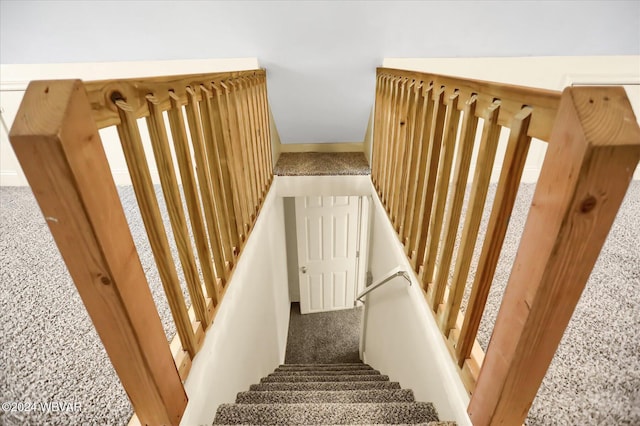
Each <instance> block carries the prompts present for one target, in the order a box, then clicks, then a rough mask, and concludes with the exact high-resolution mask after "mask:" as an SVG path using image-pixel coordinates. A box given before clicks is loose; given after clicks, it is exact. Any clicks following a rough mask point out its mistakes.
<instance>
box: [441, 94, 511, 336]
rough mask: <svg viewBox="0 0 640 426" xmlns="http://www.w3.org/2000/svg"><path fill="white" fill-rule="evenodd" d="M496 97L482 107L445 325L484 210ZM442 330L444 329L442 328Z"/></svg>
mask: <svg viewBox="0 0 640 426" xmlns="http://www.w3.org/2000/svg"><path fill="white" fill-rule="evenodd" d="M500 107H501V104H500V101H495V102H494V103H493V104H491V106H490V107H489V109H488V110H487V111H486V115H485V117H484V123H483V127H482V138H481V140H480V147H479V150H478V158H477V162H476V167H475V171H474V175H473V183H472V184H471V194H470V195H469V203H468V207H467V212H466V215H465V220H464V226H463V228H462V237H461V239H460V247H459V248H458V252H457V255H456V263H455V267H454V271H453V279H452V280H451V289H450V291H449V298H448V300H447V301H446V310H445V314H444V315H445V321H447V325H449V323H448V320H447V319H446V318H447V317H449V316H451V317H453V323H454V324H455V319H456V318H457V317H458V313H457V312H458V310H459V309H460V303H461V302H462V296H463V295H464V289H465V286H466V284H467V277H468V276H469V268H470V267H471V261H472V259H473V250H474V249H475V246H476V240H477V239H478V230H479V229H480V221H481V220H482V214H483V212H484V204H485V201H486V199H487V191H488V189H489V181H490V179H491V172H492V170H493V163H494V162H495V157H496V151H497V149H498V141H499V139H500V126H499V125H498V123H497V119H498V114H499V113H500ZM443 294H444V293H441V294H437V295H436V296H437V297H439V298H438V299H437V298H434V301H433V303H434V306H437V305H439V304H440V303H442V296H443ZM443 331H444V332H445V334H447V333H448V330H446V331H445V330H443Z"/></svg>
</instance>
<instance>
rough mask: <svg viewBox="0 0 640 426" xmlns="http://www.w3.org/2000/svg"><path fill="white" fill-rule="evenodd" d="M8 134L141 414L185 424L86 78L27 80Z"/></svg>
mask: <svg viewBox="0 0 640 426" xmlns="http://www.w3.org/2000/svg"><path fill="white" fill-rule="evenodd" d="M9 139H10V141H11V144H12V146H13V149H14V151H15V153H16V156H17V158H18V160H20V165H21V166H22V170H23V171H24V173H25V175H26V177H27V179H28V181H29V185H30V186H31V189H32V190H33V193H34V195H35V197H36V199H37V201H38V204H39V206H40V208H41V209H42V213H43V214H44V217H45V218H46V221H47V224H48V226H49V229H50V230H51V233H52V234H53V237H54V240H55V242H56V244H57V246H58V248H59V250H60V253H61V254H62V257H63V259H64V261H65V264H66V265H67V268H68V269H69V273H70V275H71V277H72V278H73V281H74V283H75V285H76V288H77V289H78V293H79V294H80V296H81V298H82V301H83V303H84V305H85V307H86V308H87V312H88V313H89V316H90V317H91V320H92V321H93V324H94V326H95V328H96V330H97V332H98V335H99V336H100V339H101V340H102V343H103V344H104V347H105V349H106V352H107V354H108V355H109V358H110V360H111V363H112V364H113V367H114V369H115V371H116V373H117V374H118V377H119V379H120V382H121V383H122V386H123V387H124V389H125V390H126V392H127V395H128V397H129V399H130V400H131V404H132V405H133V408H134V410H135V411H136V414H137V415H138V418H139V419H140V421H141V422H142V423H143V424H179V423H180V419H181V418H182V413H183V412H184V410H185V408H186V405H187V395H186V393H185V390H184V388H183V386H182V382H181V381H180V376H179V375H178V372H177V370H176V367H175V364H174V362H173V359H172V356H171V352H170V351H169V345H168V343H167V339H166V337H165V334H164V330H163V329H162V323H161V322H160V317H159V315H158V312H157V310H156V307H155V304H154V302H153V298H152V296H151V292H150V291H149V287H148V285H147V281H146V278H145V275H144V271H143V269H142V265H141V264H140V260H139V258H138V254H137V252H136V247H135V244H134V241H133V239H132V237H131V232H130V231H129V226H128V224H127V219H126V217H125V214H124V211H123V209H122V204H121V202H120V199H119V197H118V192H117V190H116V186H115V184H114V181H113V176H112V174H111V170H110V169H109V163H108V161H107V157H106V155H105V152H104V148H103V146H102V141H101V140H100V134H99V133H98V129H97V127H96V123H95V122H94V120H93V118H92V110H91V104H90V102H89V99H88V97H87V92H86V91H85V89H84V85H83V83H82V82H81V81H80V80H55V81H35V82H31V83H30V84H29V87H28V88H27V91H26V92H25V95H24V98H23V100H22V103H21V105H20V108H19V110H18V112H17V114H16V118H15V120H14V122H13V126H12V128H11V132H10V134H9ZM183 313H184V314H185V316H184V318H185V319H188V317H187V316H186V308H184V309H183ZM186 324H187V325H189V323H186ZM187 331H188V333H191V331H190V329H189V330H187ZM186 340H188V339H186Z"/></svg>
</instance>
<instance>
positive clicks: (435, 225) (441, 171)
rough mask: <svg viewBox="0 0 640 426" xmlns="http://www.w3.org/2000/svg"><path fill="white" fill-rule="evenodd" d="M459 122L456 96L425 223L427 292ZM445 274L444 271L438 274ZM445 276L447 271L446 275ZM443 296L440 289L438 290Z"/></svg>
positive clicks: (451, 101)
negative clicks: (429, 215) (429, 218)
mask: <svg viewBox="0 0 640 426" xmlns="http://www.w3.org/2000/svg"><path fill="white" fill-rule="evenodd" d="M459 122H460V111H459V110H458V93H454V94H453V95H451V96H450V97H449V105H448V106H447V112H446V116H445V126H444V135H443V137H442V149H441V150H440V165H439V167H438V177H437V182H436V190H435V191H436V192H435V195H434V206H433V210H432V214H431V221H430V223H429V234H428V237H427V245H426V247H427V248H426V250H425V254H424V259H423V264H424V265H425V267H424V272H423V274H422V285H423V287H424V288H428V286H429V285H432V283H433V278H434V271H435V265H436V259H437V257H438V248H439V247H440V236H441V235H442V220H443V216H444V208H445V206H446V204H447V196H448V195H449V182H450V179H451V164H452V163H453V153H454V151H455V148H456V139H457V136H458V124H459ZM442 272H443V273H445V271H442ZM446 273H447V274H448V270H447V271H446ZM440 291H441V290H440V289H439V288H435V289H434V293H433V294H434V295H436V299H434V300H438V299H437V298H438V297H441V295H440ZM442 292H444V289H442ZM433 310H434V311H436V312H437V304H435V303H434V304H433Z"/></svg>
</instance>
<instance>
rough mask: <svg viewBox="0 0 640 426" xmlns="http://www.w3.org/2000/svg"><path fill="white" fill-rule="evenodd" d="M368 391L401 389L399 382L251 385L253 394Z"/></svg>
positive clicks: (274, 383)
mask: <svg viewBox="0 0 640 426" xmlns="http://www.w3.org/2000/svg"><path fill="white" fill-rule="evenodd" d="M366 389H400V383H398V382H299V383H286V382H285V383H282V382H280V383H278V382H272V383H260V384H257V385H251V386H250V387H249V390H250V391H252V392H264V391H302V392H304V391H314V390H321V391H345V390H366Z"/></svg>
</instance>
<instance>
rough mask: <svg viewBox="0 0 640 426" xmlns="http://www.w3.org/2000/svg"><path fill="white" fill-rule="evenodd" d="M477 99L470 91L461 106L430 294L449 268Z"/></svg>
mask: <svg viewBox="0 0 640 426" xmlns="http://www.w3.org/2000/svg"><path fill="white" fill-rule="evenodd" d="M477 99H478V98H477V96H476V95H472V96H471V98H470V99H469V100H468V101H467V102H466V104H465V108H464V117H463V119H462V129H461V133H460V141H459V143H458V151H457V154H456V165H455V170H454V173H453V176H454V178H453V185H454V186H453V194H452V198H451V201H450V207H449V211H448V215H447V219H446V223H445V226H444V229H445V237H444V243H443V248H442V256H441V260H440V264H439V265H438V273H437V276H436V280H435V283H436V284H435V289H434V294H438V289H440V288H442V289H444V288H445V287H446V286H447V281H448V280H449V269H450V268H451V260H452V257H453V250H454V248H455V242H456V236H457V234H458V226H459V224H460V216H461V213H462V204H463V202H464V194H465V190H466V188H467V178H468V177H469V165H470V163H471V156H472V154H473V146H474V143H475V137H476V131H477V128H478V117H477V116H476V104H477Z"/></svg>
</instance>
